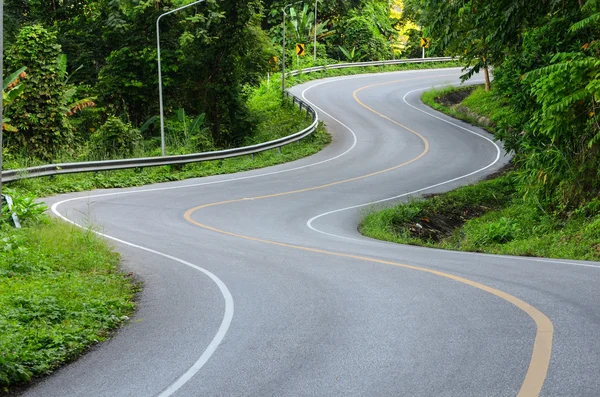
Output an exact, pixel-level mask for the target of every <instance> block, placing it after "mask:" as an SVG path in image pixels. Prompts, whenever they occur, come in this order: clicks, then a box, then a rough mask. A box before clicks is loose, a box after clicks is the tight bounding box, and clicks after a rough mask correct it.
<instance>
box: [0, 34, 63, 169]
mask: <svg viewBox="0 0 600 397" xmlns="http://www.w3.org/2000/svg"><path fill="white" fill-rule="evenodd" d="M60 54H61V48H60V45H58V43H57V40H56V34H55V33H51V32H49V31H48V30H46V29H44V28H43V27H42V26H40V25H32V26H26V27H24V28H22V29H21V31H20V32H19V35H18V36H17V39H16V41H15V43H14V44H13V45H12V47H11V48H10V50H9V51H8V56H7V57H6V63H7V66H8V68H9V69H17V68H19V67H22V66H26V67H27V69H28V74H29V78H28V84H26V85H25V86H24V88H23V91H22V94H21V95H20V96H18V97H17V98H15V99H14V100H13V103H12V106H11V107H10V108H9V109H7V116H8V117H10V118H11V120H12V123H13V124H14V125H15V126H16V128H17V129H18V132H12V133H10V134H9V135H8V137H7V138H8V139H7V145H8V146H9V147H11V148H12V149H13V150H16V151H18V152H26V153H28V154H29V155H30V156H33V157H39V158H42V159H45V160H48V159H50V158H51V157H52V155H53V154H54V153H55V152H56V151H58V150H59V149H65V148H66V147H67V145H68V144H69V143H70V142H71V140H72V128H71V126H70V125H69V123H68V122H67V115H66V114H65V112H64V106H63V105H64V104H63V99H64V92H65V81H64V79H63V78H61V75H60V68H59V65H58V58H59V56H60Z"/></svg>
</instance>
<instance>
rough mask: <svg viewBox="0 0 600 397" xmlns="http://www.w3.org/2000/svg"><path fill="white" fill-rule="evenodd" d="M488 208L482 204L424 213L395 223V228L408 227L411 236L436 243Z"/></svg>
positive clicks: (404, 228) (403, 228)
mask: <svg viewBox="0 0 600 397" xmlns="http://www.w3.org/2000/svg"><path fill="white" fill-rule="evenodd" d="M490 210H491V208H489V207H486V206H483V205H473V206H470V207H465V208H460V209H455V210H453V211H449V212H446V213H431V214H425V215H422V216H420V217H419V218H418V219H417V220H416V221H413V222H411V223H409V224H406V223H405V224H402V225H395V228H396V227H397V228H398V229H402V230H406V229H408V231H409V233H410V236H411V237H413V238H417V239H420V240H424V241H431V242H436V243H437V242H440V241H442V240H443V239H444V238H447V237H449V236H450V235H452V232H453V231H454V230H455V229H458V228H460V227H461V226H462V225H463V224H464V223H465V222H467V221H468V220H469V219H473V218H477V217H480V216H481V215H483V214H485V213H486V212H488V211H490Z"/></svg>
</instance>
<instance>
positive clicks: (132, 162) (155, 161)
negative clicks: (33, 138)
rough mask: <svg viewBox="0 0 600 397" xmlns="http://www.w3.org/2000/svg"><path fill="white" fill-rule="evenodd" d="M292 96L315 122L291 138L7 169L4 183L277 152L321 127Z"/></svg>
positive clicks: (313, 113) (298, 101)
mask: <svg viewBox="0 0 600 397" xmlns="http://www.w3.org/2000/svg"><path fill="white" fill-rule="evenodd" d="M287 94H288V95H290V96H292V100H293V102H294V103H295V104H297V105H298V106H299V107H300V110H302V109H306V111H307V115H309V116H311V117H312V119H313V122H312V123H311V125H310V126H308V127H307V128H305V129H303V130H302V131H300V132H297V133H295V134H292V135H288V136H286V137H283V138H279V139H276V140H273V141H269V142H264V143H259V144H256V145H251V146H244V147H240V148H234V149H226V150H217V151H212V152H203V153H194V154H183V155H176V156H164V157H143V158H133V159H122V160H104V161H85V162H77V163H61V164H47V165H40V166H36V167H29V168H21V169H15V170H6V171H3V172H2V180H3V181H4V182H12V181H16V180H18V179H27V178H37V177H41V176H51V175H61V174H75V173H81V172H99V171H112V170H122V169H129V168H143V167H156V166H162V165H174V164H188V163H198V162H202V161H210V160H221V159H226V158H229V157H237V156H244V155H253V154H255V153H259V152H263V151H265V150H269V149H276V148H279V147H281V146H285V145H287V144H289V143H293V142H296V141H299V140H301V139H302V138H305V137H307V136H308V135H310V134H312V133H313V132H314V131H315V130H316V129H317V126H318V124H319V117H318V115H317V112H316V111H315V110H314V109H313V108H312V107H311V106H310V105H308V104H307V103H306V102H304V101H303V100H302V99H300V98H297V97H295V96H293V95H291V94H289V93H287Z"/></svg>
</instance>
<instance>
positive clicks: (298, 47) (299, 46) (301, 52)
mask: <svg viewBox="0 0 600 397" xmlns="http://www.w3.org/2000/svg"><path fill="white" fill-rule="evenodd" d="M304 54H306V53H305V52H304V44H296V55H300V56H302V55H304Z"/></svg>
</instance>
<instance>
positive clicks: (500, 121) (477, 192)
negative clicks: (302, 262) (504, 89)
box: [359, 87, 600, 260]
mask: <svg viewBox="0 0 600 397" xmlns="http://www.w3.org/2000/svg"><path fill="white" fill-rule="evenodd" d="M465 89H467V88H464V87H461V88H458V89H457V88H444V89H439V90H433V91H429V92H426V93H424V94H423V102H425V103H426V104H428V105H430V106H432V107H433V108H435V109H438V110H440V111H442V112H445V113H447V114H449V115H451V116H454V117H458V118H461V119H463V120H466V121H469V122H472V123H474V124H479V125H484V126H485V127H486V128H488V129H489V130H491V131H492V132H493V131H494V129H495V126H496V125H508V124H510V123H511V122H512V120H513V115H511V112H510V110H509V109H507V108H506V107H504V106H503V104H502V101H499V100H498V99H497V98H496V97H495V96H494V94H493V93H492V92H485V91H484V90H483V89H481V88H476V89H475V90H474V91H473V92H472V93H471V94H470V95H469V96H468V97H466V98H465V99H464V100H462V102H461V103H459V104H452V101H448V100H447V98H448V97H451V96H455V98H454V99H456V96H457V95H458V96H459V97H460V96H463V97H464V95H465V94H464V93H461V91H464V90H465ZM515 180H516V177H515V174H514V173H513V172H508V173H506V174H505V175H503V176H500V177H498V178H495V179H492V180H487V181H483V182H480V183H477V184H475V185H471V186H465V187H462V188H459V189H456V190H454V191H451V192H448V193H444V194H440V195H437V196H433V197H430V198H425V199H416V200H412V201H409V202H408V203H403V204H399V205H396V206H394V207H391V208H388V209H384V210H382V211H372V212H371V213H369V214H367V215H366V217H365V218H364V219H363V221H362V223H361V225H360V227H359V229H360V231H361V233H363V234H364V235H366V236H369V237H372V238H376V239H380V240H386V241H392V242H396V243H402V244H412V245H421V246H427V247H435V248H444V249H451V250H461V251H473V252H485V253H492V254H505V255H523V256H535V257H548V258H568V259H582V260H600V214H599V210H600V200H594V201H592V202H590V203H588V204H587V205H586V206H585V207H582V208H580V209H578V210H577V211H574V212H573V213H572V214H571V215H570V216H569V217H559V216H557V215H555V214H549V213H546V212H544V211H543V210H542V209H541V208H540V207H539V206H538V205H536V203H533V202H531V201H530V200H524V199H523V198H522V197H521V196H520V195H519V194H518V192H517V183H516V181H515Z"/></svg>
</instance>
